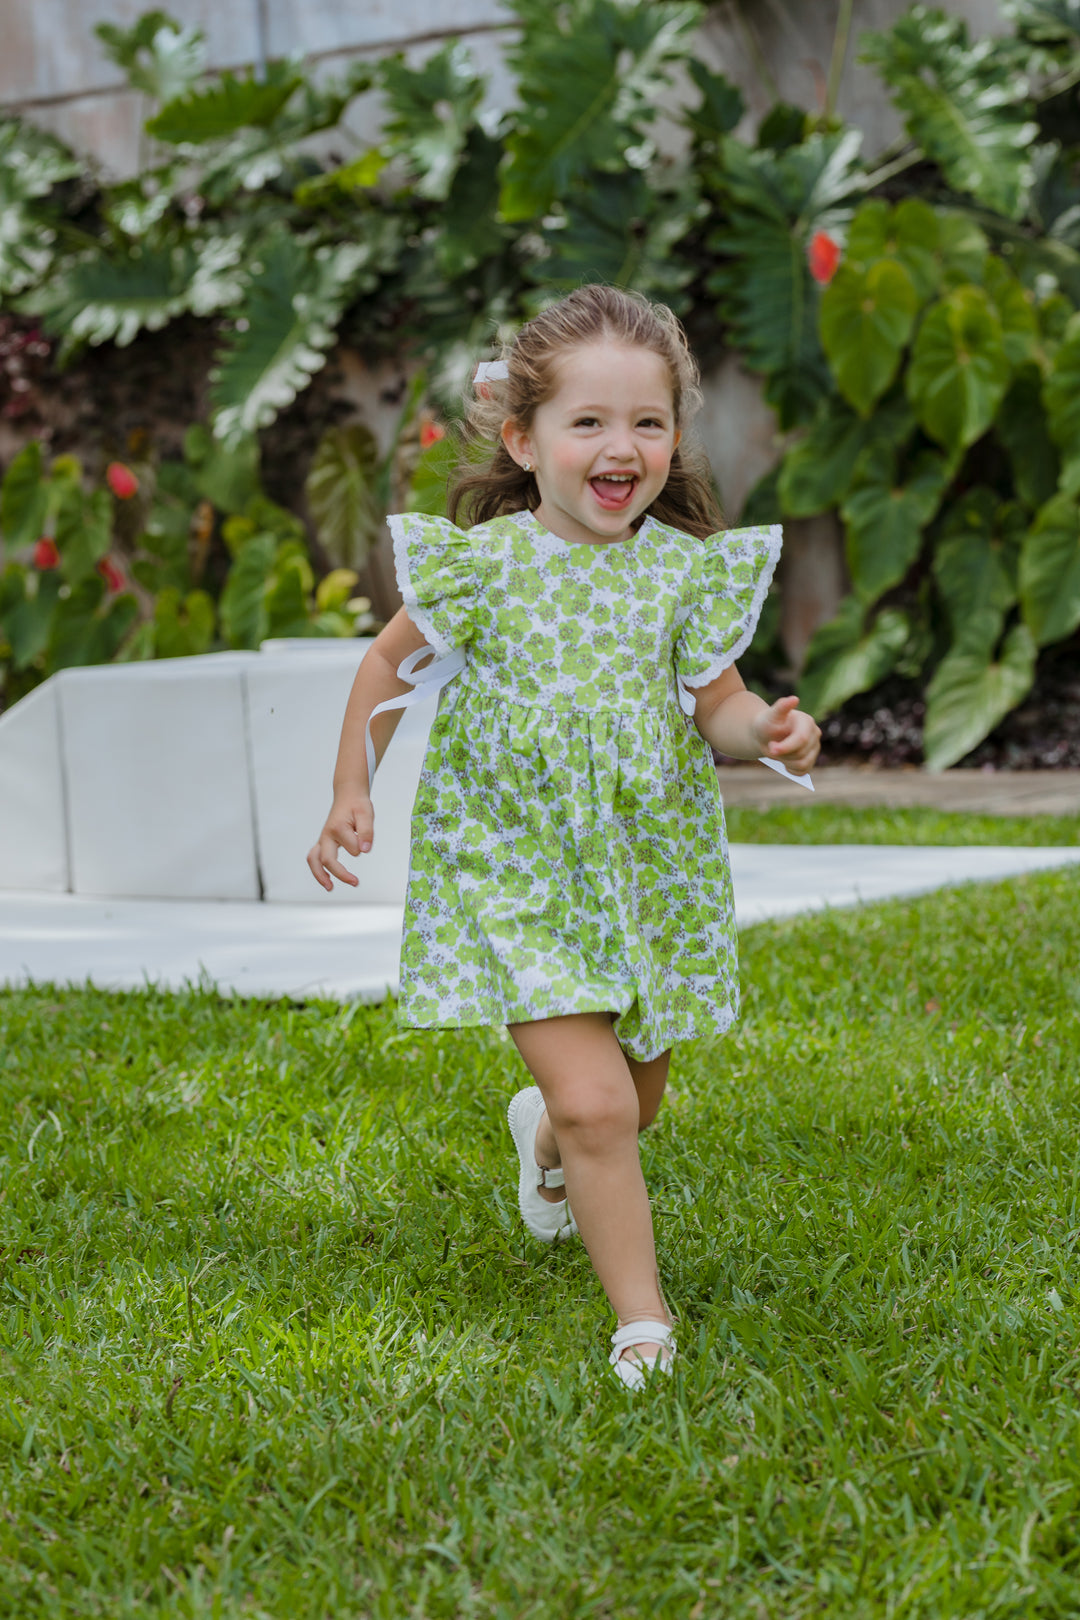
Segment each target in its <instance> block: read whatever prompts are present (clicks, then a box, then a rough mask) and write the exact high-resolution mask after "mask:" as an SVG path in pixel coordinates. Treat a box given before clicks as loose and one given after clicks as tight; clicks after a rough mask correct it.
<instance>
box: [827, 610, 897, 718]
mask: <svg viewBox="0 0 1080 1620" xmlns="http://www.w3.org/2000/svg"><path fill="white" fill-rule="evenodd" d="M910 634H911V625H910V623H909V621H908V618H907V615H906V614H905V613H901V612H900V611H899V609H897V608H885V609H884V610H883V611H882V612H881V613H879V614H878V615H877V617H876V618H875V619H874V620H873V622H872V623H871V624H870V625H867V623H866V611H865V608H864V606H863V604H862V603H861V602H860V601H859V600H858V598H857V597H854V596H848V597H846V598H845V599H844V601H843V602H842V603H841V604H840V610H839V612H838V613H837V615H836V617H835V618H834V619H831V620H830V622H829V623H828V624H825V625H822V627H821V629H820V630H819V631H818V632H817V634H816V635H815V636H814V639H813V641H811V643H810V647H809V650H808V652H807V655H806V667H805V669H804V670H803V674H802V679H801V680H800V682H799V701H800V703H801V704H802V706H803V707H804V708H805V709H807V710H809V712H810V713H811V714H814V715H817V716H818V717H819V718H821V717H824V716H825V715H827V714H831V713H832V712H833V710H834V709H838V708H839V707H840V705H841V704H842V703H846V702H847V700H848V698H850V697H854V696H855V694H856V693H857V692H866V691H869V690H870V688H871V687H873V686H876V685H877V684H878V682H879V681H882V680H884V679H885V676H886V675H888V674H889V672H890V670H892V669H893V668H895V666H896V661H897V659H898V658H899V657H900V654H901V653H902V652H903V650H904V647H905V646H906V644H907V641H908V638H909V636H910Z"/></svg>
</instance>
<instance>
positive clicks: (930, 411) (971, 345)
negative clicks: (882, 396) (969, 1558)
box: [907, 287, 1011, 450]
mask: <svg viewBox="0 0 1080 1620" xmlns="http://www.w3.org/2000/svg"><path fill="white" fill-rule="evenodd" d="M1010 371H1011V368H1010V365H1009V360H1008V356H1007V355H1006V353H1005V347H1004V344H1003V342H1002V332H1001V321H1000V319H999V317H998V313H997V310H996V309H995V308H994V306H993V304H992V303H991V302H990V299H989V298H988V297H987V295H986V293H985V292H984V291H983V290H982V288H981V287H957V288H956V289H955V290H954V291H953V292H951V293H949V294H948V295H947V296H946V297H945V298H942V299H941V300H940V302H939V303H937V304H934V305H933V306H932V307H931V308H930V309H929V310H928V311H927V313H926V315H925V316H924V317H923V321H922V325H921V326H920V327H919V332H918V336H917V337H916V339H915V347H914V350H913V352H912V357H911V364H910V366H909V367H908V371H907V395H908V398H909V399H910V401H911V403H912V405H913V406H914V407H915V413H916V415H917V416H918V418H919V421H920V422H921V423H922V426H923V427H924V428H925V429H926V431H927V433H929V435H930V437H931V438H932V439H936V440H937V441H938V443H939V444H943V445H944V446H945V448H946V449H947V450H957V449H960V448H963V447H966V446H967V445H969V444H973V443H974V441H975V440H976V439H978V438H980V437H981V435H982V434H983V433H985V432H986V429H987V428H988V427H989V426H990V423H991V422H992V421H993V419H994V415H995V412H996V411H997V408H998V406H999V404H1000V403H1001V400H1002V397H1003V395H1004V393H1005V390H1006V388H1007V387H1008V384H1009V377H1010Z"/></svg>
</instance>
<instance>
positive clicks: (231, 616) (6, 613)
mask: <svg viewBox="0 0 1080 1620" xmlns="http://www.w3.org/2000/svg"><path fill="white" fill-rule="evenodd" d="M185 449H186V459H185V461H184V462H182V463H181V462H162V463H160V464H158V465H155V464H154V463H153V461H152V460H151V459H149V458H147V459H145V460H143V461H140V462H137V463H136V464H135V465H134V466H131V467H129V466H127V465H126V464H121V463H113V464H111V465H110V467H109V468H108V469H107V471H106V479H105V484H104V485H103V486H97V487H93V488H88V487H87V483H86V480H85V478H84V476H83V469H82V467H81V465H80V464H79V462H78V461H77V460H76V459H75V458H74V457H73V456H57V457H56V458H55V459H54V460H53V461H52V463H51V465H46V463H45V460H44V457H43V455H42V450H41V446H40V444H39V443H38V442H37V441H36V440H35V441H32V442H31V443H30V444H28V445H27V446H26V448H25V449H24V450H22V451H21V452H20V454H19V455H17V456H16V457H15V458H14V460H13V461H12V462H11V465H10V466H9V467H8V470H7V474H6V476H5V478H4V482H3V487H2V489H0V528H2V531H3V541H4V551H3V566H2V568H0V693H2V695H3V697H4V698H5V700H8V701H10V700H11V699H13V698H15V697H18V696H21V695H22V694H23V693H24V692H25V691H27V690H29V689H30V687H32V686H33V685H35V684H36V683H37V682H38V681H39V680H41V679H43V678H44V677H46V676H48V675H51V674H53V673H54V672H55V671H56V670H60V669H66V668H69V667H70V666H72V665H76V664H99V663H108V662H110V661H111V660H113V659H118V660H128V659H140V658H155V657H156V658H176V657H184V656H188V655H191V654H194V653H203V652H209V651H212V650H215V649H217V648H221V647H248V648H252V647H257V646H258V645H259V643H260V642H261V641H263V640H264V639H265V638H266V637H267V636H349V635H354V634H355V633H356V631H357V630H358V629H359V628H362V627H363V625H364V624H365V623H367V622H370V613H369V612H368V606H369V604H368V603H367V601H366V599H364V598H362V597H354V596H353V588H354V586H355V585H356V582H357V575H356V573H355V572H354V571H352V570H350V569H335V570H333V571H332V572H331V573H329V574H328V575H327V576H326V577H325V578H323V579H322V580H320V581H319V582H318V584H317V585H316V582H315V579H314V574H313V571H312V566H311V562H310V559H309V556H308V549H307V543H306V537H305V532H304V529H303V526H302V525H301V524H300V523H299V522H298V520H297V519H296V518H295V517H293V515H292V514H291V513H289V512H286V511H284V510H283V509H282V508H281V507H279V506H276V505H275V504H274V503H273V502H272V501H270V500H268V499H267V498H266V496H265V495H264V494H263V493H262V491H261V489H260V487H259V481H258V463H257V456H256V452H255V447H254V444H253V443H251V442H250V441H249V442H248V443H246V444H245V445H244V446H243V447H242V449H240V450H233V451H228V450H225V449H223V448H222V446H221V445H220V444H219V443H217V442H216V441H215V440H214V439H213V438H212V437H211V435H210V434H209V433H208V432H207V430H206V429H205V428H201V427H195V428H192V429H190V430H189V432H188V434H187V438H186V443H185Z"/></svg>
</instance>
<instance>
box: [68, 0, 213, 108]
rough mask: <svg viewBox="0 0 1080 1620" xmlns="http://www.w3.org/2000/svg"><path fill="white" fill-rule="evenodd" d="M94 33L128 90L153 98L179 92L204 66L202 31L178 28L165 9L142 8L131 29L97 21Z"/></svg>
mask: <svg viewBox="0 0 1080 1620" xmlns="http://www.w3.org/2000/svg"><path fill="white" fill-rule="evenodd" d="M94 33H95V34H96V35H97V36H98V38H99V39H100V40H101V41H102V43H103V44H104V46H105V50H106V53H107V55H108V56H110V57H111V58H112V60H113V61H114V62H115V63H116V64H117V66H118V67H120V68H122V69H123V71H124V72H125V73H126V74H127V78H128V83H129V84H130V85H131V87H132V89H134V90H144V91H145V92H146V94H147V95H148V96H152V97H153V99H154V100H155V101H172V100H173V98H174V97H176V96H179V95H183V93H184V91H185V90H186V89H187V88H188V86H189V85H191V84H194V82H195V80H196V79H197V78H198V77H199V75H200V73H202V71H203V68H204V66H205V65H206V48H205V44H204V40H203V34H202V30H201V29H199V28H182V27H181V25H180V24H179V23H178V22H177V21H176V19H175V18H174V17H170V16H169V14H168V12H167V11H145V12H143V14H142V16H141V17H139V19H138V21H137V22H136V23H135V24H134V26H133V27H131V28H119V27H117V25H116V24H115V23H107V22H103V23H98V24H97V26H96V27H95V29H94Z"/></svg>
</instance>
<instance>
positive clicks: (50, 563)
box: [34, 534, 60, 573]
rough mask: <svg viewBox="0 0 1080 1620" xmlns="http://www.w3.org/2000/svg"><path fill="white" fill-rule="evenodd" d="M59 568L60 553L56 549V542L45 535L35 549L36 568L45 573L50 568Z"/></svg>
mask: <svg viewBox="0 0 1080 1620" xmlns="http://www.w3.org/2000/svg"><path fill="white" fill-rule="evenodd" d="M59 566H60V553H59V552H58V551H57V549H56V541H55V540H50V539H49V536H48V535H47V534H43V535H42V537H41V539H40V540H39V541H38V543H37V545H36V546H35V547H34V567H35V568H38V569H40V570H41V572H42V573H44V572H45V571H46V570H47V569H49V568H59Z"/></svg>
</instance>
